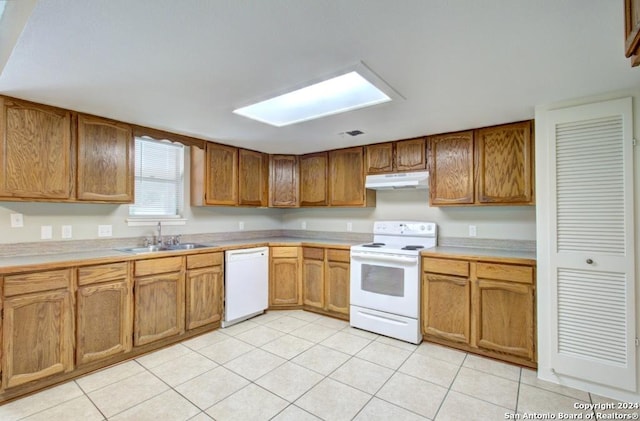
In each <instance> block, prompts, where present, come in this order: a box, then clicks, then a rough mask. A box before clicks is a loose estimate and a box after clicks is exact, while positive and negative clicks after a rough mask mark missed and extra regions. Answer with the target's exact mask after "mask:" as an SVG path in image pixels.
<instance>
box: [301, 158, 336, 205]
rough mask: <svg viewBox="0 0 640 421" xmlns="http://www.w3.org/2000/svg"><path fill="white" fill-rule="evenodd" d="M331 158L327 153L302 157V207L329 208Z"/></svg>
mask: <svg viewBox="0 0 640 421" xmlns="http://www.w3.org/2000/svg"><path fill="white" fill-rule="evenodd" d="M328 178H329V157H328V155H327V153H326V152H320V153H314V154H309V155H302V156H301V157H300V206H327V205H328V204H329V193H328V186H329V185H328Z"/></svg>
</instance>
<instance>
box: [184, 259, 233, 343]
mask: <svg viewBox="0 0 640 421" xmlns="http://www.w3.org/2000/svg"><path fill="white" fill-rule="evenodd" d="M223 262H224V254H223V253H222V252H217V253H206V254H196V255H193V256H187V275H186V297H187V298H186V328H187V330H190V329H195V328H196V327H200V326H205V325H208V324H211V323H215V322H219V321H220V320H222V308H223V300H224V292H223V290H224V270H223Z"/></svg>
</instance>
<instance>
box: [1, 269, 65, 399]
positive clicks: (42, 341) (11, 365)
mask: <svg viewBox="0 0 640 421" xmlns="http://www.w3.org/2000/svg"><path fill="white" fill-rule="evenodd" d="M71 279H72V277H71V271H70V270H57V271H46V272H38V273H32V274H25V275H12V276H7V277H5V282H4V283H5V288H4V295H5V299H4V303H3V305H4V317H3V320H2V387H3V388H4V389H7V388H10V387H15V386H19V385H21V384H25V383H28V382H31V381H35V380H39V379H42V378H45V377H48V376H51V375H54V374H58V373H63V372H68V371H71V370H73V330H74V329H73V318H72V315H73V309H72V307H71V303H72V299H71Z"/></svg>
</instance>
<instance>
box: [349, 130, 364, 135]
mask: <svg viewBox="0 0 640 421" xmlns="http://www.w3.org/2000/svg"><path fill="white" fill-rule="evenodd" d="M345 133H346V134H348V135H349V136H358V135H360V134H364V132H363V131H361V130H351V131H350V132H345Z"/></svg>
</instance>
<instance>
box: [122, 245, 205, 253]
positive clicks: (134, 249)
mask: <svg viewBox="0 0 640 421" xmlns="http://www.w3.org/2000/svg"><path fill="white" fill-rule="evenodd" d="M205 247H215V246H211V245H205V244H197V243H182V244H173V245H170V246H159V245H157V244H152V245H150V246H145V247H130V248H123V249H116V250H118V251H123V252H125V253H133V254H143V253H158V252H161V251H180V250H192V249H200V248H205Z"/></svg>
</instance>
